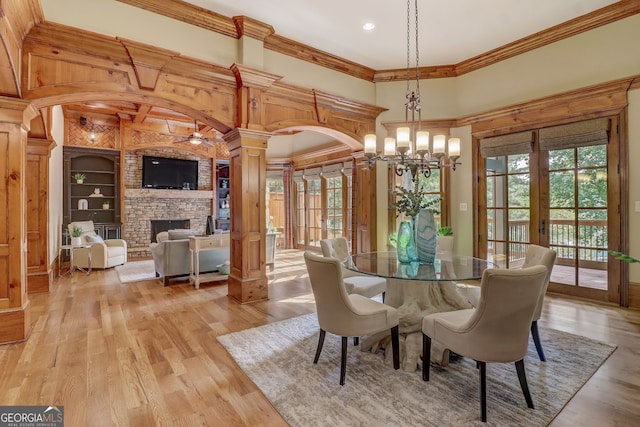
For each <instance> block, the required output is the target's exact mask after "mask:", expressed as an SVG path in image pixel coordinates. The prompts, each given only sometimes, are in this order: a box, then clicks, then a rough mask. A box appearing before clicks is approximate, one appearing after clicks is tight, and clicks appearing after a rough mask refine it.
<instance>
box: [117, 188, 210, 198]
mask: <svg viewBox="0 0 640 427" xmlns="http://www.w3.org/2000/svg"><path fill="white" fill-rule="evenodd" d="M124 197H125V198H131V199H134V198H149V199H213V197H214V196H213V191H210V190H156V189H151V188H125V190H124Z"/></svg>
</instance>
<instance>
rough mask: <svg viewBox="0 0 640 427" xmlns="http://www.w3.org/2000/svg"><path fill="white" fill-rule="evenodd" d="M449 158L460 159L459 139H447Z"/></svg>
mask: <svg viewBox="0 0 640 427" xmlns="http://www.w3.org/2000/svg"><path fill="white" fill-rule="evenodd" d="M449 157H450V158H452V159H457V158H458V157H460V138H449Z"/></svg>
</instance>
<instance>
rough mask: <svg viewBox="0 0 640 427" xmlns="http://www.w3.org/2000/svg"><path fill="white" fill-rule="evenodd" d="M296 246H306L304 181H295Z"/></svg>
mask: <svg viewBox="0 0 640 427" xmlns="http://www.w3.org/2000/svg"><path fill="white" fill-rule="evenodd" d="M295 186H296V187H295V188H296V233H295V236H296V246H297V247H298V248H302V249H304V248H305V246H306V240H307V238H306V230H307V221H306V217H307V216H306V210H305V206H306V205H305V195H306V191H305V187H304V181H296V182H295Z"/></svg>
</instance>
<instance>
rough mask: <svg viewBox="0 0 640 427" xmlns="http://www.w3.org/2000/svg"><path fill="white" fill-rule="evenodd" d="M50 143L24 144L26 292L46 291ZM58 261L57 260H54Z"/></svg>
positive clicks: (34, 141)
mask: <svg viewBox="0 0 640 427" xmlns="http://www.w3.org/2000/svg"><path fill="white" fill-rule="evenodd" d="M54 144H55V143H54V142H53V141H48V140H46V139H37V138H29V139H28V141H27V160H26V161H27V170H28V171H29V173H28V174H27V175H26V181H27V184H26V185H27V189H26V198H27V223H26V233H27V292H28V293H29V294H38V293H42V292H49V286H50V285H51V266H50V264H49V158H50V157H51V149H52V148H53V146H54ZM58 262H60V260H58Z"/></svg>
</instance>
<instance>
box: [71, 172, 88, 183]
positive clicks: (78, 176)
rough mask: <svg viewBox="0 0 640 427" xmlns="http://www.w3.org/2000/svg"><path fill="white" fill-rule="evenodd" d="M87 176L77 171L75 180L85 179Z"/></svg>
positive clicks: (74, 176)
mask: <svg viewBox="0 0 640 427" xmlns="http://www.w3.org/2000/svg"><path fill="white" fill-rule="evenodd" d="M86 177H87V176H86V175H85V174H83V173H80V172H76V173H75V174H74V175H73V179H75V180H77V181H82V180H84V179H85V178H86Z"/></svg>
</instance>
